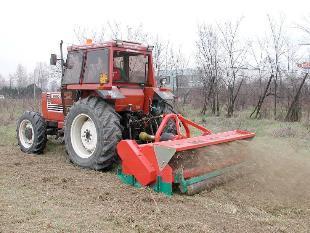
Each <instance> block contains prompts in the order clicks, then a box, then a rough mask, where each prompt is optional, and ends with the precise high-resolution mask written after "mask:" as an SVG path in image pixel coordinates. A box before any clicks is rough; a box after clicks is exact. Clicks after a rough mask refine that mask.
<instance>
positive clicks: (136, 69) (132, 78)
mask: <svg viewBox="0 0 310 233" xmlns="http://www.w3.org/2000/svg"><path fill="white" fill-rule="evenodd" d="M147 74H148V56H146V55H144V54H135V53H128V52H119V51H118V52H115V53H114V62H113V81H114V82H129V83H145V82H146V80H147Z"/></svg>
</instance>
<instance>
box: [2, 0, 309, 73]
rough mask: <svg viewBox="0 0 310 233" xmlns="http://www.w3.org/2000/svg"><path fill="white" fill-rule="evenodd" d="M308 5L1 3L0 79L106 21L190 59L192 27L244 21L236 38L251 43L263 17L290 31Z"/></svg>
mask: <svg viewBox="0 0 310 233" xmlns="http://www.w3.org/2000/svg"><path fill="white" fill-rule="evenodd" d="M309 5H310V3H309V0H308V1H306V0H294V1H283V0H282V1H272V0H256V1H250V0H247V1H243V0H227V1H222V0H216V1H213V0H212V1H207V0H205V1H195V0H191V1H180V0H175V1H172V0H170V1H169V0H166V1H164V0H153V1H142V0H141V1H138V0H127V1H126V0H114V1H104V0H99V1H85V0H83V1H77V0H75V1H65V0H50V1H44V0H41V1H35V0H25V1H23V0H21V1H18V0H6V1H2V2H1V7H0V33H1V34H0V35H1V37H0V74H2V75H4V76H7V75H8V74H9V73H14V72H15V69H16V66H17V64H18V63H20V64H22V65H24V66H25V67H26V68H27V71H28V72H29V71H31V70H32V69H33V68H34V66H35V64H36V63H37V62H39V61H43V62H46V63H48V62H49V55H50V53H53V52H54V53H55V52H57V53H58V44H59V41H60V40H61V39H63V40H64V41H65V43H66V45H68V44H71V43H73V42H75V38H74V32H73V29H74V28H75V27H76V26H77V25H81V26H83V27H84V26H86V27H90V28H96V27H98V28H99V27H100V25H102V24H103V23H104V22H106V21H110V22H113V21H117V22H120V23H122V24H129V25H131V24H132V25H139V24H141V23H142V24H143V27H144V30H145V31H147V32H150V33H152V34H158V35H160V36H161V38H163V39H167V40H168V39H169V40H171V41H172V42H173V43H174V44H176V45H180V46H181V48H182V50H183V51H184V53H185V54H188V56H190V55H191V53H192V52H193V50H194V41H195V39H196V31H197V23H202V22H205V23H216V22H223V21H225V20H236V19H237V18H239V17H241V16H244V20H243V23H242V35H243V37H245V38H247V37H249V38H253V37H255V36H259V35H263V34H264V33H265V31H266V30H267V18H266V15H267V14H271V15H272V16H274V17H275V18H277V17H279V15H280V14H282V15H285V18H286V22H287V24H288V25H290V26H294V24H295V23H298V22H302V18H303V17H304V16H306V15H309V14H310V7H309ZM294 30H295V31H296V29H294ZM292 33H294V32H293V31H292ZM296 43H298V42H296Z"/></svg>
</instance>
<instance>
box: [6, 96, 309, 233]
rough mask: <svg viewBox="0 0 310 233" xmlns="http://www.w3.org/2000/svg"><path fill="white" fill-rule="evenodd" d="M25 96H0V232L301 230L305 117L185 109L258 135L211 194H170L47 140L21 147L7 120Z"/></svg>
mask: <svg viewBox="0 0 310 233" xmlns="http://www.w3.org/2000/svg"><path fill="white" fill-rule="evenodd" d="M26 108H28V109H29V108H30V109H31V108H32V107H31V102H29V101H26V100H24V101H5V102H0V109H1V111H0V135H1V136H0V232H309V231H310V221H309V219H310V198H309V195H310V179H309V177H310V143H309V141H310V127H309V125H308V124H307V123H304V122H302V123H284V122H276V121H273V120H251V119H249V118H247V116H248V113H246V112H243V113H239V114H237V116H236V117H234V118H231V119H227V118H224V117H201V116H200V115H199V113H198V111H194V110H191V109H186V115H187V116H188V117H190V118H191V119H193V120H195V121H197V122H199V123H201V124H204V125H205V126H207V127H208V128H210V129H211V130H213V131H215V132H219V131H225V130H231V129H235V128H241V129H247V130H250V131H253V132H256V135H257V136H256V137H255V138H254V139H253V140H252V141H250V142H240V143H234V144H232V145H231V146H232V147H231V150H235V151H239V150H240V151H247V153H248V154H249V157H250V161H251V166H250V169H249V171H250V172H248V173H246V175H244V176H242V177H240V178H238V179H235V180H233V181H231V182H229V183H226V184H224V185H221V186H219V187H217V188H215V189H213V190H212V191H210V192H207V191H204V192H202V193H200V194H198V195H194V196H184V195H180V194H176V195H174V196H172V197H171V198H168V197H166V196H164V195H162V194H157V193H154V192H153V191H151V190H150V189H148V188H141V189H136V188H133V187H129V186H126V185H124V184H122V183H121V182H120V181H119V180H118V178H117V177H116V175H115V171H110V172H96V171H90V170H86V169H81V168H79V167H76V166H74V165H73V164H71V163H70V162H69V160H68V158H67V156H66V153H65V151H64V145H63V144H61V143H59V142H57V141H55V140H49V142H48V145H47V148H46V150H45V153H44V154H43V155H38V156H33V155H26V154H23V153H22V152H21V151H20V150H19V148H18V146H17V142H16V138H15V129H16V125H15V122H16V120H17V117H18V116H19V115H20V114H21V113H22V111H23V110H24V109H26Z"/></svg>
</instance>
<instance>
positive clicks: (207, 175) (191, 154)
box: [117, 114, 255, 195]
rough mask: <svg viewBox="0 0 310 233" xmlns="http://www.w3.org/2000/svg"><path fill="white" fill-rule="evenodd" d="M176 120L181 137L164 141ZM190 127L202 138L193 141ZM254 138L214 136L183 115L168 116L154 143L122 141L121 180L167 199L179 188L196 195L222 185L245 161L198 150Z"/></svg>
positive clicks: (249, 135) (237, 133)
mask: <svg viewBox="0 0 310 233" xmlns="http://www.w3.org/2000/svg"><path fill="white" fill-rule="evenodd" d="M172 120H173V121H174V122H175V125H176V132H177V134H176V135H171V138H170V139H169V140H164V141H161V136H162V135H163V134H165V133H164V129H165V127H166V126H167V123H168V122H171V121H172ZM190 126H191V127H193V128H196V129H198V130H199V131H201V135H200V136H196V137H191V132H190ZM182 131H185V132H182ZM254 136H255V134H254V133H251V132H248V131H244V130H234V131H228V132H222V133H212V132H211V131H210V130H208V129H206V128H204V127H203V126H201V125H198V124H196V123H194V122H192V121H190V120H188V119H186V118H184V117H183V116H181V115H179V114H167V115H164V116H163V120H162V122H161V124H160V126H159V128H158V131H157V132H156V134H155V135H154V136H152V135H151V136H150V135H149V137H148V138H149V139H151V140H153V142H150V143H146V144H140V145H139V144H137V142H136V141H134V140H122V141H120V142H119V143H118V145H117V152H118V155H119V157H120V158H121V161H122V162H121V167H120V168H119V169H118V176H119V178H120V179H121V180H122V181H123V182H124V183H127V184H130V185H133V186H136V187H141V186H151V187H153V189H154V190H155V191H157V192H163V193H165V194H167V195H172V192H173V187H174V186H175V185H177V186H179V190H180V192H181V193H186V194H189V195H192V194H195V193H198V192H200V191H202V190H205V189H208V188H209V187H212V186H214V184H218V183H221V182H222V180H223V177H225V176H224V175H225V174H227V172H229V171H231V170H233V169H237V168H238V166H240V164H241V163H242V162H243V161H245V155H243V154H239V155H237V156H235V155H234V156H230V155H229V154H228V155H225V156H224V158H223V156H222V158H221V157H219V156H215V157H208V153H206V154H204V152H205V151H204V150H201V151H200V152H199V151H198V152H199V153H195V150H197V149H198V150H199V148H201V149H204V148H205V147H208V146H212V145H217V144H222V143H229V142H232V141H236V140H242V139H249V138H253V137H254ZM166 138H167V136H166Z"/></svg>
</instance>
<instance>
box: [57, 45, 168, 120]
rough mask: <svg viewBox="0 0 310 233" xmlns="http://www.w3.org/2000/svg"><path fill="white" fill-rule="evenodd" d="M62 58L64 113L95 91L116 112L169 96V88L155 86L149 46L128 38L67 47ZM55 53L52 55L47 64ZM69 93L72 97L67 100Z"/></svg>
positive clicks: (140, 107)
mask: <svg viewBox="0 0 310 233" xmlns="http://www.w3.org/2000/svg"><path fill="white" fill-rule="evenodd" d="M67 49H68V55H67V59H66V61H64V60H63V59H62V58H61V59H59V60H61V61H62V64H63V67H62V70H63V75H62V96H63V97H64V99H66V101H65V102H64V105H66V106H64V115H66V113H67V111H66V110H68V108H70V106H71V105H72V104H73V102H74V101H75V100H77V99H78V98H81V97H85V96H89V95H96V96H100V97H101V98H103V99H107V100H108V101H110V102H112V103H113V105H114V106H115V110H116V111H117V112H124V111H128V110H130V111H143V112H144V113H149V111H150V105H151V104H152V102H153V100H154V99H155V102H156V98H157V97H160V98H161V99H162V98H163V99H165V100H168V99H173V95H172V93H171V91H170V90H169V89H166V88H158V87H157V84H156V80H155V76H154V70H153V61H152V49H153V47H152V46H145V45H142V44H140V43H135V42H128V41H120V40H116V41H109V42H105V43H96V44H95V43H92V41H90V40H88V41H87V43H86V44H85V45H72V46H69V47H68V48H67ZM55 59H56V60H57V57H56V56H55V55H52V57H51V64H56V60H55ZM70 96H72V99H71V100H70Z"/></svg>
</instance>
